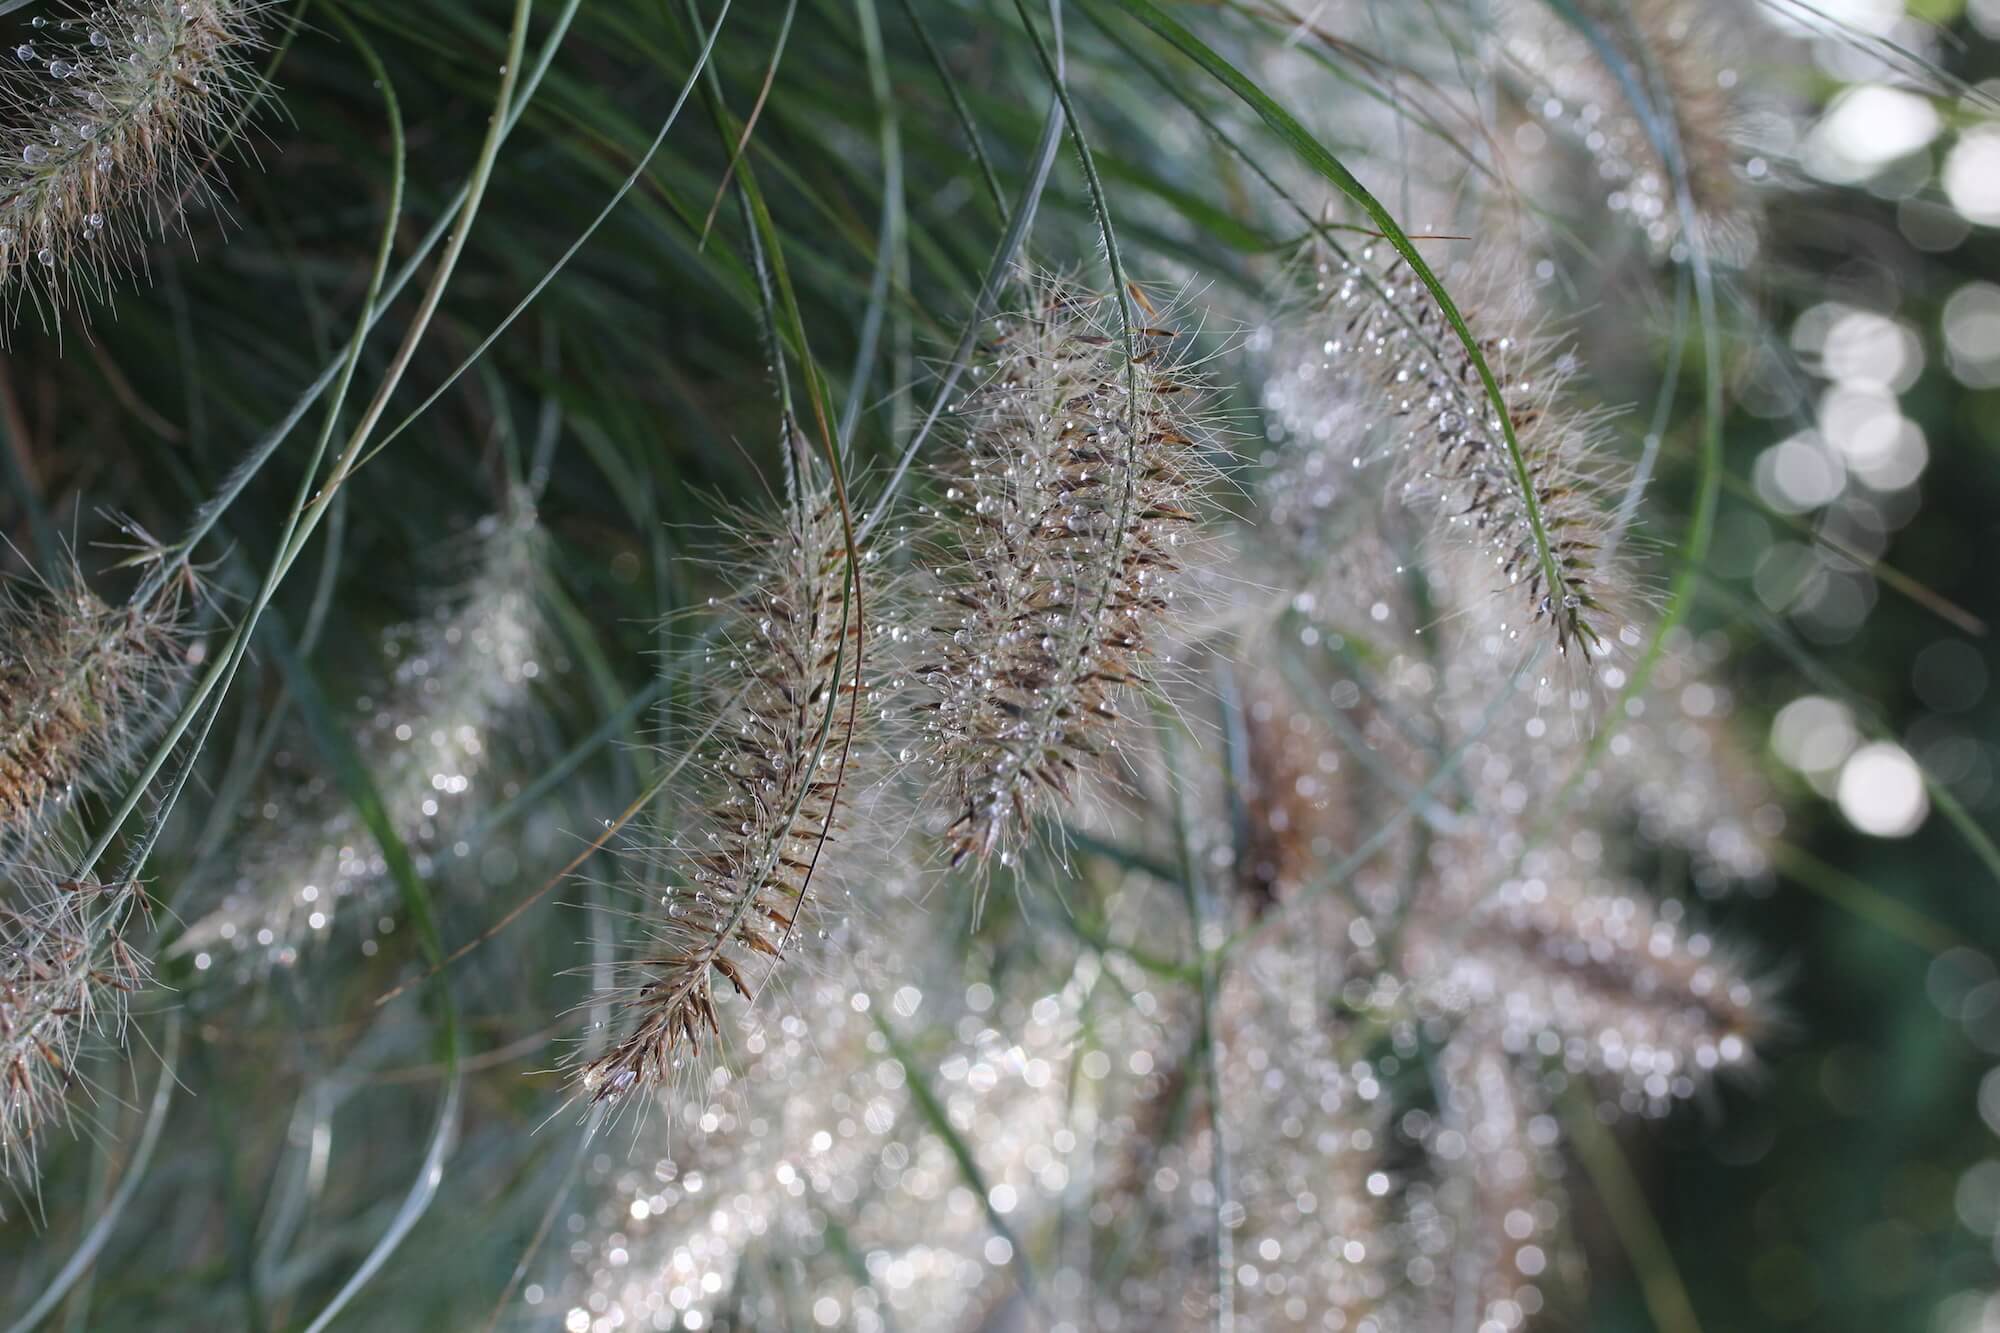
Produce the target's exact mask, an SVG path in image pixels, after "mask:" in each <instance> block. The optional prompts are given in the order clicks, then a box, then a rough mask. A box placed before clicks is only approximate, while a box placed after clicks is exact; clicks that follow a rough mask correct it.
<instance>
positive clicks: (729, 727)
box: [576, 455, 876, 1102]
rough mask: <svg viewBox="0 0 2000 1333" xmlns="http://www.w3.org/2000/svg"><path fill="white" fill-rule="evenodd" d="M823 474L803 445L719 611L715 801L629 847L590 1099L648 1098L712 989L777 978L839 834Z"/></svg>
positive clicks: (841, 786)
mask: <svg viewBox="0 0 2000 1333" xmlns="http://www.w3.org/2000/svg"><path fill="white" fill-rule="evenodd" d="M799 472H805V473H808V475H807V476H803V477H802V476H799V475H798V473H799ZM817 474H818V469H817V468H816V467H815V466H814V465H813V464H812V463H810V462H809V461H805V460H804V457H803V455H801V461H800V462H799V463H798V465H797V471H796V472H791V473H788V481H789V485H788V490H789V492H790V494H789V495H788V496H787V504H786V508H785V512H784V515H783V517H782V520H781V525H780V526H779V528H778V530H777V531H776V532H774V533H771V534H769V538H770V539H769V540H767V541H764V542H759V541H757V540H756V539H755V538H752V539H751V540H749V541H746V543H745V546H746V548H747V549H749V550H751V551H752V552H759V551H761V552H763V553H764V554H763V555H762V556H761V558H759V559H756V560H755V561H754V562H753V564H752V567H751V569H750V570H749V572H748V575H747V577H746V578H745V580H744V585H743V587H742V588H741V590H740V591H739V592H738V593H737V594H736V595H735V596H734V597H732V598H730V599H729V600H728V603H727V605H726V607H724V608H723V612H724V615H725V616H726V617H727V623H726V624H725V625H724V626H723V627H722V629H721V635H722V642H723V644H724V647H722V648H721V649H719V650H718V654H719V656H720V658H721V659H722V660H721V663H720V664H721V665H722V666H723V667H724V668H725V669H724V670H722V671H721V672H720V673H718V675H717V677H716V679H715V680H714V681H713V682H712V690H713V693H714V695H715V696H716V697H718V698H719V699H720V705H719V711H718V713H717V715H716V716H715V718H714V719H713V722H712V724H711V725H710V726H709V727H708V728H707V730H706V732H705V733H704V734H703V738H702V739H701V740H700V741H698V742H697V744H696V747H695V753H694V759H695V761H696V762H697V763H698V764H699V765H700V767H701V769H702V770H703V777H704V779H705V784H704V785H705V786H706V787H707V789H708V790H709V793H710V795H709V799H708V800H707V802H706V804H705V805H703V806H702V807H700V808H698V809H697V810H695V811H694V812H693V813H692V815H691V816H690V818H689V819H688V820H687V821H686V823H685V825H684V827H686V828H687V829H688V830H689V831H688V832H687V833H686V834H678V833H676V832H675V831H673V830H671V829H669V830H662V831H661V836H660V837H659V838H658V839H657V841H655V842H653V843H651V844H650V845H647V844H634V845H632V846H629V847H628V849H627V852H628V861H629V864H630V865H631V867H632V869H633V879H634V881H635V887H637V888H638V889H639V890H640V892H641V893H642V895H643V896H644V899H645V901H646V904H647V905H646V907H645V908H644V909H643V910H642V911H641V912H640V913H639V919H640V921H641V922H642V929H643V938H642V940H641V942H640V943H639V944H638V946H637V947H636V949H635V950H634V952H633V953H632V954H631V956H629V957H627V958H625V959H623V960H621V961H620V962H619V963H618V964H617V965H616V972H615V979H614V982H613V984H612V985H611V987H610V988H609V994H608V995H607V996H604V997H601V998H604V999H608V1000H609V1001H610V1003H611V1005H612V1007H613V1010H614V1012H615V1013H616V1014H617V1015H618V1017H617V1018H616V1019H615V1020H614V1021H616V1022H617V1023H618V1024H619V1025H620V1026H619V1030H618V1032H617V1034H616V1035H615V1036H614V1037H613V1039H612V1041H611V1042H610V1044H609V1045H608V1046H607V1047H606V1048H605V1050H604V1051H603V1053H602V1054H600V1055H598V1056H596V1057H595V1058H593V1059H591V1060H589V1061H588V1062H587V1063H585V1064H583V1065H582V1066H581V1067H580V1068H579V1070H578V1072H577V1076H576V1078H577V1083H578V1085H579V1086H580V1088H581V1089H582V1090H583V1092H584V1093H585V1094H586V1095H587V1096H588V1097H589V1098H590V1099H591V1100H592V1101H597V1102H616V1101H619V1100H621V1099H623V1098H624V1097H625V1096H626V1095H627V1094H628V1093H633V1092H651V1091H655V1090H658V1089H659V1088H661V1087H664V1086H667V1085H669V1084H671V1083H672V1082H673V1081H674V1080H675V1078H676V1076H677V1075H679V1074H680V1073H682V1072H683V1071H686V1070H689V1069H692V1068H693V1067H694V1066H695V1062H697V1061H699V1060H700V1059H701V1058H703V1057H704V1056H705V1055H707V1054H708V1053H709V1050H710V1047H711V1045H712V1044H713V1043H714V1042H715V1041H717V1040H719V1039H720V1038H721V1036H722V1032H723V1029H722V1019H721V1015H720V1012H719V1000H718V994H719V993H720V994H722V995H727V994H731V993H733V994H734V995H735V996H736V997H737V998H738V999H740V1000H742V1001H744V1002H745V1003H748V1002H751V1001H754V1000H755V999H756V998H757V996H758V994H759V993H760V992H761V991H762V990H763V988H764V986H765V985H766V984H767V983H768V982H769V981H770V980H771V978H772V976H773V975H774V974H775V973H776V971H777V969H778V967H779V965H780V964H781V963H782V962H784V961H785V960H786V958H787V957H788V956H789V951H790V950H791V948H792V945H793V942H794V940H795V939H796V938H798V937H799V935H800V932H801V927H802V924H803V922H804V921H805V920H806V919H807V918H808V917H809V915H810V914H811V912H812V909H813V900H814V897H815V895H816V894H817V892H818V890H817V885H816V878H817V876H818V875H819V874H823V873H826V868H825V866H824V865H823V864H822V862H821V857H820V853H821V850H822V845H823V844H824V843H826V842H829V841H832V840H834V839H835V838H837V837H838V836H839V835H840V833H841V832H842V821H843V816H844V814H845V813H846V811H847V810H848V808H849V807H850V804H851V796H850V793H851V790H852V789H853V787H854V785H855V784H856V783H857V781H858V778H857V776H856V773H855V769H854V765H853V764H852V763H850V762H848V759H849V756H850V755H851V754H852V750H853V746H854V743H855V736H854V734H853V725H852V724H853V723H854V722H856V721H858V720H859V719H860V717H861V714H860V713H859V711H858V710H857V709H856V707H855V705H856V704H857V702H858V700H857V699H856V696H855V691H856V689H857V688H861V689H864V690H865V685H866V681H865V678H864V679H863V680H861V681H859V682H858V681H857V679H856V654H857V650H858V649H859V648H860V646H861V642H862V633H861V621H860V617H859V616H858V615H857V614H856V607H855V604H854V598H853V596H852V588H853V583H852V574H851V571H850V569H849V563H848V555H849V552H848V546H847V535H846V529H845V526H844V524H843V523H842V521H841V514H840V509H839V507H838V504H837V502H836V500H835V498H834V495H833V493H832V489H831V487H830V485H829V484H828V483H827V481H826V480H825V479H824V477H823V476H819V475H817ZM870 600H871V608H870V610H871V614H872V613H873V611H874V606H873V603H874V602H875V600H876V598H875V594H874V593H873V592H872V591H871V599H870ZM712 660H713V659H712Z"/></svg>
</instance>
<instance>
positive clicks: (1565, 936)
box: [1426, 852, 1772, 1114]
mask: <svg viewBox="0 0 2000 1333" xmlns="http://www.w3.org/2000/svg"><path fill="white" fill-rule="evenodd" d="M1527 872H1528V873H1526V874H1524V875H1523V876H1522V877H1520V878H1518V879H1515V880H1510V881H1508V882H1507V883H1505V884H1503V885H1501V886H1500V887H1499V889H1498V890H1497V891H1495V892H1494V893H1493V894H1492V895H1491V896H1490V898H1489V899H1488V901H1486V902H1485V903H1484V904H1482V905H1481V906H1480V907H1478V908H1477V909H1476V910H1475V911H1474V912H1473V913H1472V916H1471V918H1470V921H1469V924H1465V925H1464V926H1463V928H1462V929H1461V928H1453V927H1451V926H1450V925H1449V923H1443V924H1444V927H1445V928H1444V929H1443V930H1441V932H1440V933H1439V935H1437V936H1435V937H1433V941H1432V946H1433V947H1437V948H1440V949H1441V950H1443V951H1446V952H1443V953H1440V954H1439V956H1438V957H1437V959H1436V966H1435V967H1434V968H1427V969H1426V975H1427V976H1428V977H1429V978H1430V981H1429V982H1428V983H1427V985H1428V987H1429V989H1430V992H1431V995H1432V997H1433V998H1435V999H1437V1000H1439V1001H1441V1002H1442V1003H1443V1004H1444V1005H1445V1006H1447V1007H1449V1008H1453V1009H1456V1010H1458V1011H1460V1012H1463V1013H1465V1014H1466V1015H1467V1016H1468V1021H1469V1022H1470V1023H1472V1024H1473V1025H1474V1026H1476V1027H1482V1028H1486V1029H1489V1030H1490V1031H1491V1034H1492V1038H1493V1039H1494V1040H1495V1041H1497V1042H1498V1043H1499V1044H1500V1045H1501V1046H1502V1047H1503V1048H1504V1049H1507V1050H1509V1051H1517V1052H1522V1053H1528V1052H1534V1053H1536V1054H1537V1055H1539V1056H1542V1057H1548V1056H1559V1057H1560V1058H1561V1060H1562V1062H1563V1063H1564V1065H1565V1066H1566V1067H1568V1068H1569V1069H1571V1070H1572V1071H1574V1072H1577V1073H1589V1074H1593V1075H1596V1076H1599V1077H1601V1078H1603V1079H1604V1080H1606V1081H1607V1082H1608V1083H1610V1084H1611V1085H1613V1086H1614V1087H1616V1088H1617V1089H1618V1091H1619V1095H1620V1100H1621V1104H1622V1105H1623V1106H1624V1107H1625V1109H1627V1110H1629V1111H1633V1112H1637V1113H1644V1114H1659V1113H1662V1112H1664V1111H1665V1110H1666V1109H1667V1108H1668V1107H1670V1106H1671V1105H1672V1104H1673V1103H1674V1102H1675V1101H1677V1100H1682V1099H1685V1098H1688V1097H1691V1096H1693V1095H1694V1094H1695V1093H1696V1092H1697V1091H1698V1090H1700V1089H1701V1088H1702V1087H1703V1086H1705V1085H1706V1084H1707V1083H1708V1082H1709V1081H1710V1080H1711V1079H1713V1078H1714V1077H1716V1076H1717V1075H1719V1074H1722V1073H1724V1072H1725V1071H1730V1070H1739V1071H1740V1070H1747V1069H1749V1068H1750V1067H1751V1065H1752V1061H1753V1057H1754V1055H1755V1053H1756V1049H1757V1045H1758V1043H1759V1042H1760V1040H1761V1039H1762V1038H1763V1037H1764V1036H1765V1035H1766V1034H1767V1033H1768V1032H1769V1031H1770V1029H1771V1027H1772V1020H1771V1016H1770V1013H1769V1006H1768V1003H1767V1001H1766V998H1765V996H1764V994H1763V993H1762V989H1761V988H1760V986H1759V985H1758V984H1757V982H1756V981H1754V980H1753V979H1752V978H1751V977H1750V976H1749V974H1748V973H1747V972H1746V971H1745V969H1744V968H1743V967H1742V966H1741V964H1740V962H1739V960H1737V959H1736V958H1734V957H1732V956H1731V955H1730V953H1729V952H1728V950H1727V949H1726V948H1724V947H1723V946H1721V945H1720V944H1719V943H1718V942H1717V940H1716V938H1715V936H1713V935H1712V934H1710V933H1709V932H1707V931H1705V930H1702V929H1700V928H1699V927H1697V926H1694V925H1691V924H1690V923H1689V922H1688V921H1687V920H1686V919H1685V913H1684V911H1683V909H1682V908H1681V906H1680V904H1678V903H1675V902H1666V903H1658V902H1655V901H1654V900H1653V898H1652V897H1651V895H1649V894H1648V893H1646V892H1645V891H1644V890H1643V889H1641V888H1639V887H1638V886H1636V885H1629V884H1625V883H1622V882H1619V881H1616V880H1611V879H1605V878H1602V877H1595V876H1592V875H1590V874H1589V873H1588V872H1586V871H1584V870H1582V868H1580V867H1576V866H1573V865H1571V864H1570V863H1569V860H1568V858H1567V857H1565V856H1562V855H1559V854H1557V853H1553V852H1544V853H1539V854H1538V855H1537V856H1536V857H1533V858H1530V861H1529V865H1528V867H1527Z"/></svg>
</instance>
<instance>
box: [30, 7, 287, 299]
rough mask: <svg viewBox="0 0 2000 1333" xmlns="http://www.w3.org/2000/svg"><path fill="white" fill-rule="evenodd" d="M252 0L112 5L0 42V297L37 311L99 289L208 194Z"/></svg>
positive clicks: (234, 109) (237, 94)
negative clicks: (3, 45) (0, 46)
mask: <svg viewBox="0 0 2000 1333" xmlns="http://www.w3.org/2000/svg"><path fill="white" fill-rule="evenodd" d="M262 8H263V6H262V5H261V4H260V3H257V2H256V0H115V2H114V3H110V4H101V5H94V6H91V7H89V8H87V9H86V8H84V7H82V6H80V5H65V6H63V7H62V11H61V12H62V16H61V17H57V18H47V17H42V16H37V17H36V18H34V19H33V20H31V21H30V23H29V24H27V25H25V28H24V31H25V34H26V35H25V36H24V37H23V39H22V40H21V41H20V42H18V43H17V44H16V45H14V46H13V48H12V49H11V50H0V118H4V121H5V124H4V126H0V294H4V298H5V300H6V302H7V304H8V306H9V308H10V310H12V311H14V312H18V311H19V309H20V307H21V306H22V305H23V304H33V305H35V306H36V307H37V308H38V309H39V310H40V311H41V312H42V314H43V315H44V317H47V316H49V315H53V314H54V313H56V312H59V311H60V310H62V309H63V308H64V307H66V306H71V305H74V304H76V302H77V299H78V298H79V297H80V296H86V295H88V296H96V297H101V296H102V295H103V294H104V293H105V291H106V289H107V288H108V286H109V284H110V282H111V281H112V279H113V277H114V275H116V274H117V273H119V272H121V271H123V270H125V269H127V268H130V267H132V266H133V264H134V263H135V262H136V258H137V254H138V251H139V249H140V247H141V246H142V245H143V243H144V242H145V240H146V239H147V238H148V236H150V235H161V234H164V233H166V232H167V231H168V230H170V229H172V228H173V227H174V226H175V225H176V224H177V222H178V220H179V218H180V216H181V212H182V210H183V209H184V208H185V207H186V206H187V204H188V203H189V201H190V200H199V199H205V198H206V197H207V196H208V195H210V194H211V193H212V181H211V173H212V164H213V158H214V155H215V154H216V153H217V152H219V151H221V149H222V148H223V146H224V144H223V140H224V138H225V137H226V136H227V135H228V134H229V133H230V132H231V131H232V130H233V129H234V128H235V123H236V120H237V118H238V115H239V113H240V111H241V109H242V107H243V105H244V102H245V99H246V97H247V95H248V93H249V90H250V89H251V87H252V84H253V81H254V76H253V75H252V74H251V73H250V71H249V70H248V69H247V68H246V67H245V65H244V58H245V56H246V55H247V54H248V53H249V52H250V51H252V50H254V49H255V45H256V40H255V27H256V20H257V17H258V14H259V11H260V10H261V9H262Z"/></svg>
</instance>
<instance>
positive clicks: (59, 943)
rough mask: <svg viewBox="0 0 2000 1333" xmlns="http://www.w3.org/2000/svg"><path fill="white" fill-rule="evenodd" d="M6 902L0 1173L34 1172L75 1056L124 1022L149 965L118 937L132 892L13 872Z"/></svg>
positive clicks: (1, 957)
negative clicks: (43, 1132) (38, 1151)
mask: <svg viewBox="0 0 2000 1333" xmlns="http://www.w3.org/2000/svg"><path fill="white" fill-rule="evenodd" d="M11 878H12V879H13V880H14V883H12V884H11V885H10V886H9V896H8V898H7V899H6V901H5V903H4V905H0V1174H23V1175H25V1174H30V1173H32V1171H33V1168H34V1161H35V1148H36V1143H37V1135H38V1133H39V1131H40V1130H41V1129H42V1127H43V1126H45V1125H48V1124H50V1123H52V1122H56V1121H60V1120H63V1119H64V1118H65V1107H66V1105H67V1101H68V1093H69V1089H70V1086H71V1084H72V1082H73V1081H74V1071H75V1068H76V1062H77V1055H78V1052H79V1051H80V1050H81V1049H82V1048H83V1047H84V1046H85V1044H86V1043H87V1042H88V1041H89V1040H90V1039H91V1038H93V1037H96V1036H99V1035H106V1036H109V1035H114V1034H115V1033H116V1032H117V1031H118V1030H119V1029H120V1028H122V1025H123V1023H124V1015H125V997H126V996H127V995H129V994H130V993H131V992H133V991H135V990H137V989H138V988H139V986H140V985H141V984H142V983H143V982H144V980H145V977H146V968H145V965H144V962H143V960H141V959H140V958H139V957H138V956H137V955H135V954H134V953H133V952H132V951H131V950H130V949H128V948H127V947H126V946H125V944H124V942H123V940H122V939H121V938H120V936H119V934H118V930H117V927H118V922H119V920H120V919H121V917H122V914H123V913H122V908H123V906H124V904H125V901H126V900H128V899H129V898H130V897H131V896H132V895H133V894H134V893H136V892H137V889H136V887H135V886H132V885H126V886H122V887H119V886H107V885H104V884H99V883H97V882H95V881H87V882H78V881H73V880H63V879H59V878H57V877H55V876H51V875H48V874H45V873H42V872H40V871H36V870H19V869H17V870H16V871H15V872H14V873H13V875H12V876H11Z"/></svg>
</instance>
